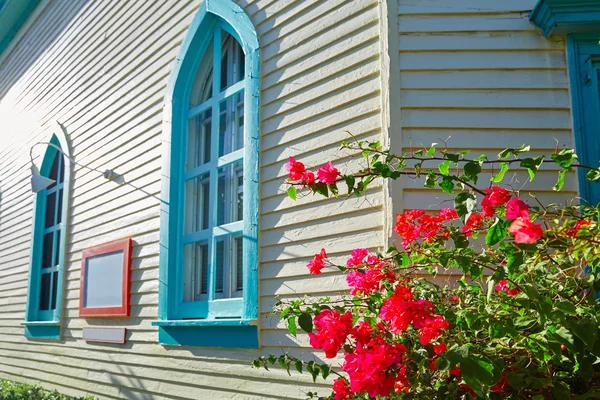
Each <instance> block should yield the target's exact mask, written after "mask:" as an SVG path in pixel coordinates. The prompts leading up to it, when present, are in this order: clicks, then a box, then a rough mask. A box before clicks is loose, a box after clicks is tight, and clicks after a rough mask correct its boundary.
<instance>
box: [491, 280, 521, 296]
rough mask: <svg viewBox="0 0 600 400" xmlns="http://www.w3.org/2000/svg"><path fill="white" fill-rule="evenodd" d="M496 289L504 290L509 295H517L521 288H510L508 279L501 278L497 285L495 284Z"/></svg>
mask: <svg viewBox="0 0 600 400" xmlns="http://www.w3.org/2000/svg"><path fill="white" fill-rule="evenodd" d="M494 289H495V290H496V292H504V293H506V294H508V295H509V296H516V295H517V294H519V289H517V288H512V289H509V288H508V281H507V280H506V279H501V280H499V281H498V283H497V284H496V286H494Z"/></svg>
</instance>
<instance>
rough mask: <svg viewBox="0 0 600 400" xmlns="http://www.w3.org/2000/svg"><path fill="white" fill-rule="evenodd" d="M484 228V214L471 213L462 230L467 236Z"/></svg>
mask: <svg viewBox="0 0 600 400" xmlns="http://www.w3.org/2000/svg"><path fill="white" fill-rule="evenodd" d="M480 229H483V215H481V214H475V213H473V214H471V215H470V216H469V219H468V220H467V223H466V224H465V226H463V228H462V231H463V233H464V234H465V235H467V236H472V235H473V231H476V230H480Z"/></svg>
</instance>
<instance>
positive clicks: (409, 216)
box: [394, 208, 458, 247]
mask: <svg viewBox="0 0 600 400" xmlns="http://www.w3.org/2000/svg"><path fill="white" fill-rule="evenodd" d="M457 218H458V214H457V213H456V210H453V209H451V208H443V209H441V210H440V212H439V213H438V214H433V215H428V214H426V213H425V211H423V210H410V211H406V212H404V213H402V214H398V216H397V217H396V226H395V227H394V231H395V232H396V233H398V235H400V237H401V238H402V246H404V247H409V246H410V245H411V244H412V243H413V242H414V241H415V240H417V239H419V238H420V237H421V236H423V240H424V241H425V242H427V243H431V242H432V241H433V240H435V239H436V238H437V237H438V236H441V237H444V238H447V237H448V236H449V233H448V229H447V228H446V227H445V226H444V225H443V223H444V222H445V221H452V220H454V219H457Z"/></svg>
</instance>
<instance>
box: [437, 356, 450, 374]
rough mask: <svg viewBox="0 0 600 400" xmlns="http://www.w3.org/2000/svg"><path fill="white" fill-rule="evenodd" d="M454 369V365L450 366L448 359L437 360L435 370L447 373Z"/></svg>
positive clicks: (440, 358)
mask: <svg viewBox="0 0 600 400" xmlns="http://www.w3.org/2000/svg"><path fill="white" fill-rule="evenodd" d="M451 367H452V364H450V361H448V359H447V358H446V357H438V358H437V359H436V360H435V368H436V369H437V370H438V371H447V370H449V369H450V368H451Z"/></svg>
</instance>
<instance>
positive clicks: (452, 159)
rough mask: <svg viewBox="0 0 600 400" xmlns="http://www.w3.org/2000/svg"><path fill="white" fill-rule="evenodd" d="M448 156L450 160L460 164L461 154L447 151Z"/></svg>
mask: <svg viewBox="0 0 600 400" xmlns="http://www.w3.org/2000/svg"><path fill="white" fill-rule="evenodd" d="M446 158H447V159H448V160H450V161H452V162H453V163H454V164H458V161H459V160H460V155H458V154H452V153H446Z"/></svg>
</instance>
